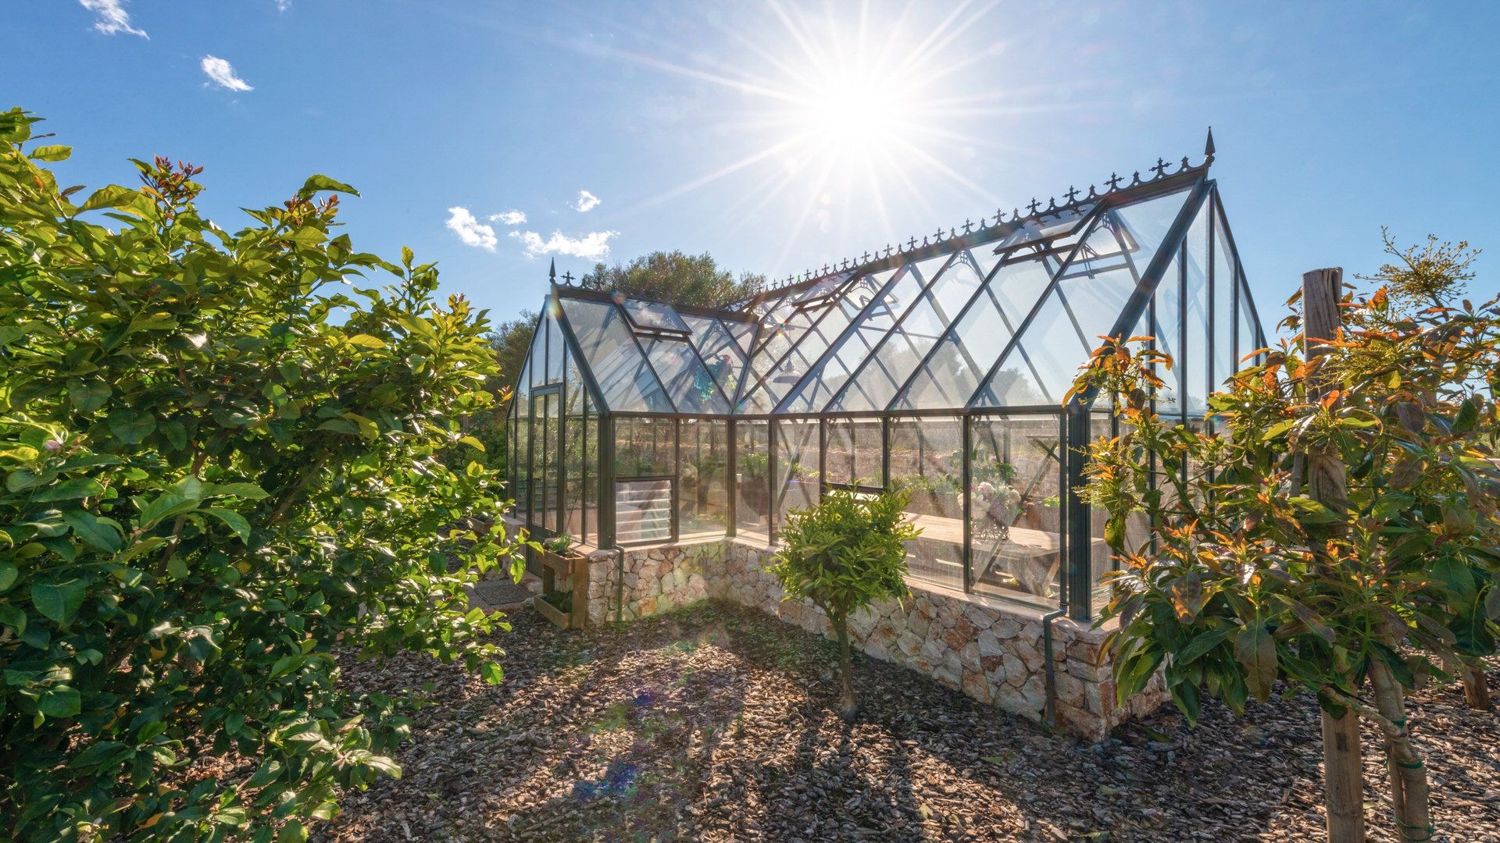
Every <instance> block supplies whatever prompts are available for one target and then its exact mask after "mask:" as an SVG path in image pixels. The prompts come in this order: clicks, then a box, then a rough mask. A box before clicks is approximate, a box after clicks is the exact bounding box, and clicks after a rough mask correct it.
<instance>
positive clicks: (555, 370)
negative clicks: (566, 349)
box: [538, 307, 563, 385]
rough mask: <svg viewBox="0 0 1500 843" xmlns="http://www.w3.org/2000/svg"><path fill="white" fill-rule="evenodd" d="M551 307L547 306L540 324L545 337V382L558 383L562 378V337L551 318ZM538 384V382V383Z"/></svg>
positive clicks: (555, 322)
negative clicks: (545, 313)
mask: <svg viewBox="0 0 1500 843" xmlns="http://www.w3.org/2000/svg"><path fill="white" fill-rule="evenodd" d="M552 310H553V308H552V307H548V308H547V311H548V312H547V315H546V316H545V317H543V319H542V324H543V327H544V328H545V329H546V330H545V332H544V333H545V335H546V339H547V381H546V382H547V383H560V382H561V381H562V378H563V373H562V370H563V338H562V331H561V330H559V329H558V327H557V321H556V320H555V319H553V318H552ZM538 385H540V384H538Z"/></svg>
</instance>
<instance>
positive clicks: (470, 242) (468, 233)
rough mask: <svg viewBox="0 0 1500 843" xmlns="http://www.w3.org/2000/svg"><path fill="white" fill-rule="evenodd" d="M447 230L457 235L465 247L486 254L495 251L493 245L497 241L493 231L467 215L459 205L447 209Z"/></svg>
mask: <svg viewBox="0 0 1500 843" xmlns="http://www.w3.org/2000/svg"><path fill="white" fill-rule="evenodd" d="M447 225H448V230H449V231H452V232H453V233H454V234H457V235H458V239H459V240H462V241H463V243H464V245H465V246H473V247H475V248H477V249H484V250H485V251H487V252H493V251H495V244H496V243H499V242H500V241H499V239H498V238H497V237H495V229H493V228H491V227H490V226H487V225H485V224H484V223H482V222H480V221H479V220H477V219H475V218H474V215H473V214H471V213H469V209H468V208H465V207H463V206H461V205H455V206H454V207H452V208H449V209H448V222H447Z"/></svg>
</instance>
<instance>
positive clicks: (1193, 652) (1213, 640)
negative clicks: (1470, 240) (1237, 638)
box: [1172, 626, 1230, 665]
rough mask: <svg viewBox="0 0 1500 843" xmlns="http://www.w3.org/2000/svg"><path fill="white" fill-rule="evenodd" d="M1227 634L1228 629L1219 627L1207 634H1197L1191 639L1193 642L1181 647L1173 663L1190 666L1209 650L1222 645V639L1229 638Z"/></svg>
mask: <svg viewBox="0 0 1500 843" xmlns="http://www.w3.org/2000/svg"><path fill="white" fill-rule="evenodd" d="M1229 632H1230V630H1229V627H1227V626H1221V627H1219V628H1218V629H1210V630H1208V631H1207V632H1200V633H1198V635H1196V636H1194V637H1193V640H1191V641H1189V642H1188V645H1187V646H1186V647H1183V648H1182V649H1181V650H1179V651H1178V652H1177V654H1176V655H1175V656H1173V659H1172V661H1173V663H1174V664H1179V665H1189V664H1192V663H1193V662H1195V661H1197V660H1198V659H1200V658H1202V657H1203V655H1204V654H1205V653H1207V652H1208V651H1209V650H1212V649H1213V648H1215V647H1217V646H1219V644H1221V643H1223V641H1224V639H1226V638H1228V637H1229Z"/></svg>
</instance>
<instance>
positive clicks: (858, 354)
mask: <svg viewBox="0 0 1500 843" xmlns="http://www.w3.org/2000/svg"><path fill="white" fill-rule="evenodd" d="M947 260H948V258H946V257H942V258H932V259H929V260H927V261H923V262H921V263H920V264H906V265H903V266H902V267H901V268H900V269H899V270H897V271H896V272H894V273H893V274H892V275H891V278H890V280H889V281H887V282H886V283H885V284H884V285H882V287H881V289H880V291H879V292H877V293H874V294H873V295H871V296H870V297H869V299H868V301H867V303H866V304H865V305H864V307H863V309H862V311H861V313H860V315H859V317H858V319H857V320H856V322H855V324H854V326H853V327H852V328H851V329H849V330H847V331H845V332H844V334H843V336H841V337H840V339H839V341H838V342H836V343H835V344H834V346H833V347H831V348H830V349H829V350H828V351H827V352H826V353H824V355H823V359H822V360H821V361H819V363H818V364H817V366H816V367H814V368H813V369H812V370H810V371H809V372H808V373H807V375H806V376H805V377H804V378H803V379H802V382H801V383H799V384H798V385H797V388H796V390H794V391H793V392H791V393H790V394H788V395H787V397H786V398H785V399H784V400H783V401H782V402H781V405H780V406H779V407H778V408H777V409H778V411H780V412H787V413H806V412H818V411H820V410H822V409H823V408H824V406H825V405H827V403H828V401H829V400H831V399H832V398H833V396H834V394H835V393H837V392H838V390H839V389H840V388H841V387H843V385H844V384H845V383H846V382H848V380H849V376H850V374H851V373H852V372H854V371H855V370H856V369H858V368H859V367H860V365H861V364H862V363H864V361H865V360H867V359H869V357H870V355H871V354H872V353H874V350H875V348H876V346H878V345H879V344H880V342H881V340H883V339H885V337H886V335H887V334H889V333H890V331H891V329H892V328H893V327H894V326H895V324H896V320H897V319H899V318H900V316H901V314H903V313H905V312H906V311H907V310H908V309H910V308H911V306H912V304H913V303H914V302H915V301H916V300H917V297H918V296H919V295H921V293H922V289H923V288H924V287H926V286H927V282H928V280H929V278H928V275H927V273H936V272H937V270H938V269H940V268H941V267H942V266H943V264H944V263H946V262H947Z"/></svg>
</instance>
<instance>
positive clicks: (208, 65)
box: [202, 56, 255, 91]
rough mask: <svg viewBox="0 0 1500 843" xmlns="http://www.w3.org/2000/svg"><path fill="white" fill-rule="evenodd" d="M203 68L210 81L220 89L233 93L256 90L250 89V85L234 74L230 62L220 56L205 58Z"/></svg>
mask: <svg viewBox="0 0 1500 843" xmlns="http://www.w3.org/2000/svg"><path fill="white" fill-rule="evenodd" d="M202 67H203V72H204V73H206V74H208V78H209V81H211V82H213V83H214V84H215V85H218V86H219V87H220V88H227V89H228V90H231V91H253V90H255V89H254V88H252V87H250V83H248V82H246V81H245V80H243V79H241V78H240V77H238V76H236V75H235V74H234V68H233V67H232V66H230V64H229V62H227V61H225V60H224V59H221V58H219V57H218V56H204V57H203V63H202Z"/></svg>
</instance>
